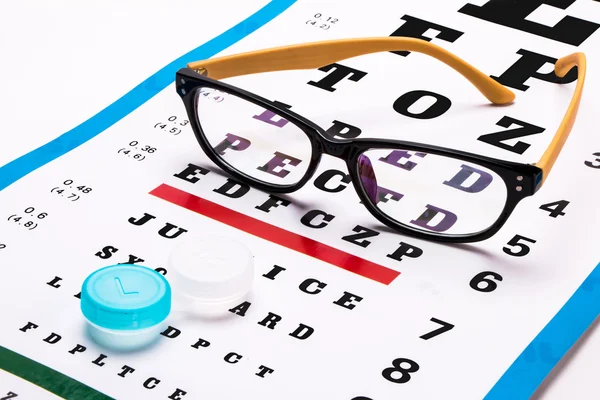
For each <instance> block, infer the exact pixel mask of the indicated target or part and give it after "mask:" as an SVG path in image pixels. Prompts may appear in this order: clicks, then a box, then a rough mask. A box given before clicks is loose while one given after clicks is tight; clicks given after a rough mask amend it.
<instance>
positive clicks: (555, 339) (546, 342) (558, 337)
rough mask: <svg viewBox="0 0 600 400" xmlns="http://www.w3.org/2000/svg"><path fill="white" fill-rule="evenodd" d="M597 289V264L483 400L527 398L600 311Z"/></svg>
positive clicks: (599, 276) (599, 270) (599, 275)
mask: <svg viewBox="0 0 600 400" xmlns="http://www.w3.org/2000/svg"><path fill="white" fill-rule="evenodd" d="M599 289H600V264H598V265H597V266H596V268H594V270H593V271H592V272H591V273H590V274H589V275H588V277H587V278H586V280H585V281H584V282H583V283H582V284H581V286H580V287H579V288H578V289H577V291H576V292H575V293H574V294H573V295H572V296H571V298H570V299H569V300H568V301H567V302H566V303H565V305H564V306H563V307H562V308H561V309H560V310H559V311H558V313H557V314H556V315H555V316H554V318H552V320H551V321H550V322H549V323H548V324H547V325H546V326H545V327H544V329H542V331H541V332H540V333H539V334H538V335H537V336H536V338H535V339H534V340H533V341H532V342H531V343H530V344H529V346H527V348H526V349H525V350H523V352H522V353H521V354H520V355H519V357H518V358H517V359H516V360H515V361H514V362H513V363H512V365H511V366H510V367H509V368H508V370H506V372H505V373H504V375H503V376H502V377H501V378H500V380H498V382H496V385H494V387H493V388H492V389H491V390H490V392H489V393H488V394H487V396H486V397H485V400H506V399H510V400H519V399H524V400H525V399H529V398H530V397H531V395H532V394H533V393H534V392H535V390H536V389H537V388H538V386H539V385H540V384H541V383H542V381H543V380H544V378H545V377H546V376H547V375H548V374H549V373H550V371H551V370H552V368H554V367H555V366H556V364H557V363H558V361H560V359H561V358H562V357H563V356H564V355H565V354H566V353H567V351H569V349H570V348H571V346H573V344H575V342H576V341H577V339H578V338H579V337H581V335H582V334H583V333H584V332H585V330H586V329H587V328H588V327H589V326H590V325H591V324H592V323H593V322H594V320H595V319H596V317H597V316H598V314H600V290H599ZM515 329H518V327H515Z"/></svg>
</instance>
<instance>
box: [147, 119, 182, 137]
mask: <svg viewBox="0 0 600 400" xmlns="http://www.w3.org/2000/svg"><path fill="white" fill-rule="evenodd" d="M189 123H190V121H188V120H187V119H179V118H177V117H176V116H175V115H171V116H170V117H169V118H167V120H166V121H158V122H157V123H155V124H154V129H160V130H161V131H164V132H167V133H169V134H171V135H175V136H177V135H179V134H180V133H181V130H182V129H183V128H184V127H186V126H188V124H189Z"/></svg>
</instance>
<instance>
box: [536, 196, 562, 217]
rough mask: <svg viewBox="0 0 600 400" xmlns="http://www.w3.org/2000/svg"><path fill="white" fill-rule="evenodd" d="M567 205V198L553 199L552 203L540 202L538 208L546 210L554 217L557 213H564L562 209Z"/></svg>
mask: <svg viewBox="0 0 600 400" xmlns="http://www.w3.org/2000/svg"><path fill="white" fill-rule="evenodd" d="M568 205H569V202H568V201H567V200H559V201H553V202H552V203H548V204H542V205H541V206H540V210H544V211H548V212H549V213H550V216H551V217H552V218H556V217H558V216H559V215H565V213H564V212H563V211H564V210H565V208H566V207H567V206H568Z"/></svg>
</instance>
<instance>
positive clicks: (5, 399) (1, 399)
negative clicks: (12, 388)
mask: <svg viewBox="0 0 600 400" xmlns="http://www.w3.org/2000/svg"><path fill="white" fill-rule="evenodd" d="M17 396H18V394H16V393H15V392H8V393H6V396H4V397H0V400H8V399H14V398H15V397H17Z"/></svg>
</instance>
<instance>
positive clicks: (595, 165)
mask: <svg viewBox="0 0 600 400" xmlns="http://www.w3.org/2000/svg"><path fill="white" fill-rule="evenodd" d="M592 155H593V156H594V157H598V158H596V159H595V160H594V161H586V162H584V164H585V165H586V166H588V167H590V168H600V153H594V154H592Z"/></svg>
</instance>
